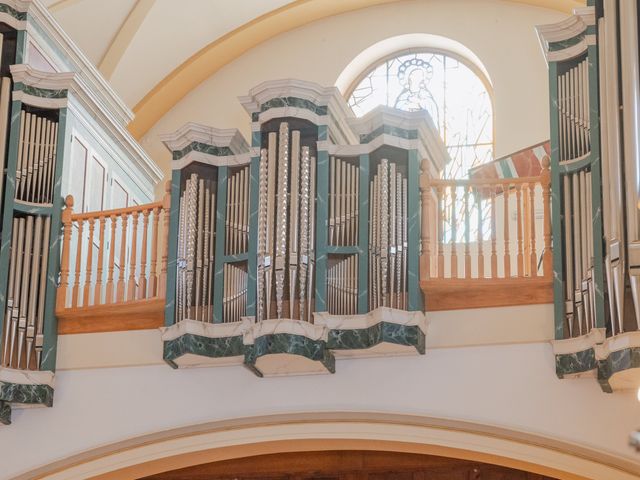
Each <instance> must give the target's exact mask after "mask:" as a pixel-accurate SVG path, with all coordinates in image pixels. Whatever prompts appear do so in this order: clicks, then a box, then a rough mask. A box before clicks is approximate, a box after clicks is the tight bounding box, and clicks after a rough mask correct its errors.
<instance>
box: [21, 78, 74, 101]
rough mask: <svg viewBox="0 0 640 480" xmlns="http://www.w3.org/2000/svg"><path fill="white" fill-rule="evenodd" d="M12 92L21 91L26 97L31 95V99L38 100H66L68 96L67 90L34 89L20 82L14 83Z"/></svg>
mask: <svg viewBox="0 0 640 480" xmlns="http://www.w3.org/2000/svg"><path fill="white" fill-rule="evenodd" d="M14 90H15V91H20V90H22V91H23V92H24V93H26V94H27V95H31V96H33V97H40V98H55V99H59V98H67V94H68V90H67V89H66V88H62V89H58V90H53V89H49V88H40V87H34V86H32V85H25V84H24V83H22V82H18V83H16V84H15V86H14Z"/></svg>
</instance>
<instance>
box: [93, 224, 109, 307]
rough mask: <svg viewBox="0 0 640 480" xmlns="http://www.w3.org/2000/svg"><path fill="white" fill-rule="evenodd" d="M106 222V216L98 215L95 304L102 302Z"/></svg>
mask: <svg viewBox="0 0 640 480" xmlns="http://www.w3.org/2000/svg"><path fill="white" fill-rule="evenodd" d="M106 223H107V218H106V217H104V216H100V217H98V228H99V230H100V233H99V234H98V238H99V243H100V246H99V247H98V267H97V269H96V285H95V288H94V290H93V303H94V304H95V305H97V304H101V303H102V275H103V271H104V270H103V269H104V228H105V225H106Z"/></svg>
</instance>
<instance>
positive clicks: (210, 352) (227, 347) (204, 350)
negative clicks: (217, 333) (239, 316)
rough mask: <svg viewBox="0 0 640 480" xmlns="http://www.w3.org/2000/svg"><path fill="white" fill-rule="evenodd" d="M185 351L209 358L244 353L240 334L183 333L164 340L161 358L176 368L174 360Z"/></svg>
mask: <svg viewBox="0 0 640 480" xmlns="http://www.w3.org/2000/svg"><path fill="white" fill-rule="evenodd" d="M187 353H191V354H193V355H200V356H202V357H209V358H225V357H237V356H240V355H243V353H244V348H243V344H242V335H235V336H233V337H221V338H209V337H203V336H201V335H194V334H192V333H185V334H184V335H181V336H180V337H178V338H176V339H174V340H169V341H166V342H164V347H163V354H162V358H163V359H164V361H165V362H167V363H168V364H169V365H171V366H172V367H173V368H178V365H177V364H176V363H175V360H176V359H178V358H180V357H181V356H183V355H185V354H187Z"/></svg>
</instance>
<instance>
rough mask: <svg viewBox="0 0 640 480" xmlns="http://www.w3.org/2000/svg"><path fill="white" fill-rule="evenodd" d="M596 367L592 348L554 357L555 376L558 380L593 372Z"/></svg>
mask: <svg viewBox="0 0 640 480" xmlns="http://www.w3.org/2000/svg"><path fill="white" fill-rule="evenodd" d="M597 366H598V364H597V361H596V353H595V351H594V350H593V348H589V349H587V350H582V351H580V352H575V353H563V354H558V355H556V375H557V376H558V378H564V376H565V375H571V374H575V373H584V372H588V371H590V370H594V369H595V368H596V367H597Z"/></svg>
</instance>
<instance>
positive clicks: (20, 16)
mask: <svg viewBox="0 0 640 480" xmlns="http://www.w3.org/2000/svg"><path fill="white" fill-rule="evenodd" d="M0 12H2V13H6V14H9V15H11V16H12V17H13V18H15V19H16V20H19V21H21V22H24V21H25V20H26V19H27V12H19V11H18V10H16V9H15V8H13V7H11V6H9V5H7V4H6V3H0ZM20 63H22V62H20Z"/></svg>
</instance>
